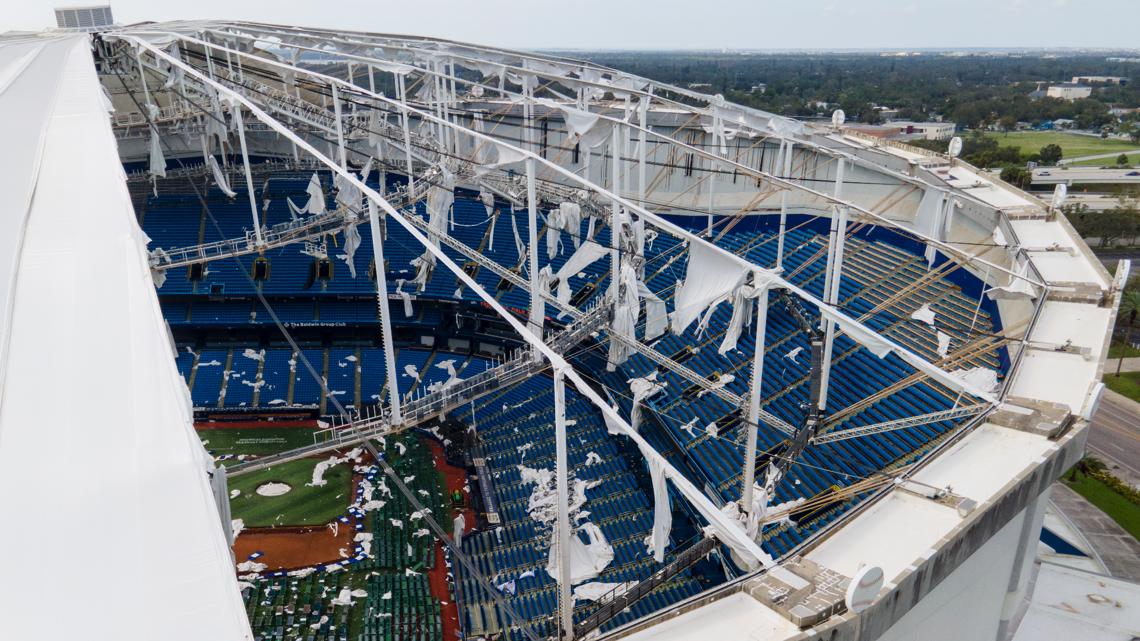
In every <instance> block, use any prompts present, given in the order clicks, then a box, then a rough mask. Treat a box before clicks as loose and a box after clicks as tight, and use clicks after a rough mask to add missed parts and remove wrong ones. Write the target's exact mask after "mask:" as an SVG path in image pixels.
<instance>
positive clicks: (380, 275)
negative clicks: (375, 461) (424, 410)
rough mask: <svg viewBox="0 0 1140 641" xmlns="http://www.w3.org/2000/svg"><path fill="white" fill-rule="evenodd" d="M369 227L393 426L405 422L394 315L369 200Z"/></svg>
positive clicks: (377, 226) (376, 215)
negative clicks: (397, 372)
mask: <svg viewBox="0 0 1140 641" xmlns="http://www.w3.org/2000/svg"><path fill="white" fill-rule="evenodd" d="M368 227H369V229H371V230H372V255H373V256H374V257H375V260H376V303H377V304H378V305H379V306H380V331H381V332H382V336H381V337H380V338H381V339H382V340H383V342H384V366H385V369H386V370H387V372H386V373H387V375H388V407H389V410H390V411H391V412H392V424H393V425H399V424H401V423H403V422H404V418H403V415H402V413H401V412H400V391H399V379H397V378H396V350H395V348H394V347H393V346H392V313H391V311H389V309H388V275H387V270H385V269H384V242H383V241H382V240H381V239H380V214H379V213H377V211H376V203H375V202H373V201H372V199H371V198H369V199H368Z"/></svg>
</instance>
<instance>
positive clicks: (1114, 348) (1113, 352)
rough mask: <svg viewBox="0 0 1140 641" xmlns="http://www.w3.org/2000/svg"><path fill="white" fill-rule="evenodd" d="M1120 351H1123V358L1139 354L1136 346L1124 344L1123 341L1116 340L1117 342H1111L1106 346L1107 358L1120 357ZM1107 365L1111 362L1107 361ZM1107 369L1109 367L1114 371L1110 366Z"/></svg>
mask: <svg viewBox="0 0 1140 641" xmlns="http://www.w3.org/2000/svg"><path fill="white" fill-rule="evenodd" d="M1121 352H1123V356H1124V358H1130V357H1132V356H1140V348H1136V347H1133V346H1131V345H1125V344H1124V341H1117V342H1115V343H1113V344H1112V345H1111V346H1110V347H1109V348H1108V358H1109V360H1112V359H1114V358H1120V356H1121ZM1109 365H1111V363H1109ZM1107 369H1111V370H1112V371H1116V370H1115V369H1113V368H1111V367H1109V368H1107Z"/></svg>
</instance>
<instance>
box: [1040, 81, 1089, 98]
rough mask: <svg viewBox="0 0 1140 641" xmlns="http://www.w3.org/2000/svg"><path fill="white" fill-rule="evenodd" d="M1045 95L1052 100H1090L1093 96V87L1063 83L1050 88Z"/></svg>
mask: <svg viewBox="0 0 1140 641" xmlns="http://www.w3.org/2000/svg"><path fill="white" fill-rule="evenodd" d="M1045 95H1046V96H1048V97H1050V98H1060V99H1061V100H1080V99H1081V98H1088V97H1089V96H1091V95H1092V87H1089V86H1088V85H1080V84H1077V83H1075V82H1063V83H1061V84H1059V85H1052V86H1051V87H1049V89H1048V90H1047V91H1046V92H1045Z"/></svg>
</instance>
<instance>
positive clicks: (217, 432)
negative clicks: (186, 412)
mask: <svg viewBox="0 0 1140 641" xmlns="http://www.w3.org/2000/svg"><path fill="white" fill-rule="evenodd" d="M198 437H199V438H201V439H202V442H203V443H205V444H206V449H207V450H209V451H210V452H212V453H214V454H215V455H217V454H239V455H240V454H257V455H259V456H264V455H266V454H276V453H278V452H283V451H285V450H292V449H296V448H298V447H301V446H302V445H311V444H312V443H313V430H312V428H307V427H259V428H255V429H226V428H217V429H204V430H198Z"/></svg>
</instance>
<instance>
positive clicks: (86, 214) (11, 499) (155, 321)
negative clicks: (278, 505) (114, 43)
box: [0, 35, 252, 641]
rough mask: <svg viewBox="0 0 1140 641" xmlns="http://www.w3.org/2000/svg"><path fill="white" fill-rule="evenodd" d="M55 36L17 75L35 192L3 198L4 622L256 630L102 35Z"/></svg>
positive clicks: (22, 631) (197, 640)
mask: <svg viewBox="0 0 1140 641" xmlns="http://www.w3.org/2000/svg"><path fill="white" fill-rule="evenodd" d="M39 43H40V44H41V45H42V50H41V53H40V55H41V56H46V57H44V58H42V59H37V60H31V61H30V62H29V65H30V66H29V67H28V69H29V71H30V70H32V69H34V70H35V73H34V75H33V76H29V77H25V76H23V75H20V76H19V77H18V78H16V82H15V83H11V84H9V83H8V82H5V81H0V86H7V90H6V91H4V92H2V93H0V96H2V97H3V100H4V102H5V104H4V105H3V107H4V111H3V113H4V116H5V118H4V122H5V123H15V124H16V125H17V126H18V127H17V128H18V129H23V130H31V129H34V128H35V125H39V124H44V123H46V127H42V132H39V133H37V135H32V134H30V133H28V132H26V131H17V132H16V133H13V136H15V137H6V138H5V142H6V148H5V157H6V158H8V159H9V160H8V161H6V163H7V169H6V170H5V171H2V172H0V174H3V175H5V178H4V180H5V181H6V186H8V187H11V188H12V189H13V190H17V189H18V190H23V192H24V195H23V196H21V198H20V200H21V201H22V202H24V203H25V204H24V205H23V208H16V209H5V210H4V215H3V216H0V221H3V223H2V224H3V225H4V231H5V233H3V234H0V237H3V241H2V242H5V243H7V241H8V238H7V236H8V234H7V233H6V232H7V231H9V225H11V220H10V219H11V218H12V217H13V216H12V215H11V212H13V211H17V212H23V211H25V210H26V211H27V224H26V228H25V229H24V230H23V234H22V236H23V245H22V247H20V248H18V249H17V251H19V256H20V257H19V271H18V272H17V273H16V278H15V281H14V283H13V284H14V297H13V298H12V301H13V303H14V304H13V305H12V307H11V310H12V311H13V313H12V315H11V317H10V318H11V324H10V328H9V331H10V334H11V340H10V341H9V343H8V346H9V347H8V352H7V354H6V357H7V365H8V373H9V375H8V376H7V378H6V379H5V382H4V398H3V403H0V488H4V489H3V490H0V514H2V515H3V517H4V523H5V527H4V528H3V529H0V567H2V568H3V575H4V577H5V580H2V581H0V618H2V619H3V620H4V621H5V624H4V632H3V633H2V634H0V636H2V637H3V638H5V639H36V640H37V641H57V640H58V641H70V640H72V639H80V638H82V639H114V640H115V641H151V640H153V639H159V638H161V639H164V640H167V641H170V640H173V641H201V640H202V639H210V640H211V641H238V640H246V639H252V635H251V633H250V629H249V624H248V622H247V620H246V616H245V611H244V607H243V605H242V600H241V595H240V593H239V592H238V585H237V579H236V577H235V570H234V565H233V560H232V557H231V555H230V550H229V548H228V544H227V542H226V539H225V536H224V535H223V532H222V526H221V522H220V517H219V515H218V509H217V505H216V503H215V501H214V497H213V493H212V492H211V488H210V484H209V481H208V478H207V473H206V471H207V468H209V467H211V466H212V462H211V461H210V459H209V457H208V455H207V454H206V452H205V450H204V449H203V448H202V444H201V442H200V441H199V439H198V437H197V435H196V434H195V433H194V429H193V424H192V415H191V411H190V399H189V394H188V392H187V390H186V385H185V383H183V381H182V379H181V377H180V376H179V374H178V371H177V369H176V368H175V365H174V357H173V354H172V346H171V344H170V341H169V338H168V334H167V332H166V326H165V323H164V321H163V318H162V313H161V311H160V310H159V306H158V298H157V296H156V294H155V291H154V284H153V282H152V280H151V276H150V269H149V267H148V264H147V254H146V248H145V243H146V237H145V236H144V235H143V233H142V231H141V230H140V229H139V228H138V225H137V224H136V222H135V216H134V211H133V209H132V207H131V201H130V197H129V195H128V193H127V188H126V184H125V182H124V174H123V170H122V166H121V165H120V164H119V157H118V154H117V151H116V148H115V139H114V136H113V134H112V132H111V127H110V122H109V120H108V118H107V112H106V109H105V107H104V105H103V98H102V91H101V89H100V87H99V83H98V79H97V78H96V75H95V67H94V64H93V62H92V59H91V50H90V43H89V40H88V37H87V36H86V35H75V36H66V37H59V38H56V39H52V40H44V39H40V40H39ZM17 46H19V45H17ZM7 49H8V46H5V45H2V44H0V59H7V58H10V55H9V53H8V52H6V50H7ZM9 70H10V69H7V68H2V67H0V76H6V72H7V71H9ZM24 81H27V82H24ZM17 84H18V86H17ZM57 85H58V86H57ZM17 89H18V90H19V92H20V93H19V94H18V95H17V94H9V93H8V92H9V91H16V90H17ZM9 99H13V102H12V104H14V105H26V108H22V107H16V108H15V109H14V110H10V109H9V104H8V100H9ZM41 115H43V118H41ZM14 143H18V145H17V144H14ZM29 166H32V167H33V168H32V169H29V168H28V167H29ZM13 172H23V178H22V180H20V181H19V182H16V183H15V184H7V181H11V180H13ZM0 192H2V193H4V194H5V198H10V197H12V193H14V191H8V190H0ZM32 193H34V199H33V198H31V197H30V196H31V194H32ZM28 203H30V206H29V205H28ZM17 229H18V228H17ZM5 247H6V248H5V250H4V251H5V252H6V253H5V254H4V258H5V259H6V260H5V264H6V265H10V264H11V263H12V261H11V260H10V259H11V258H12V256H11V252H12V251H13V250H12V248H11V246H10V245H5ZM6 273H7V272H6Z"/></svg>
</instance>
